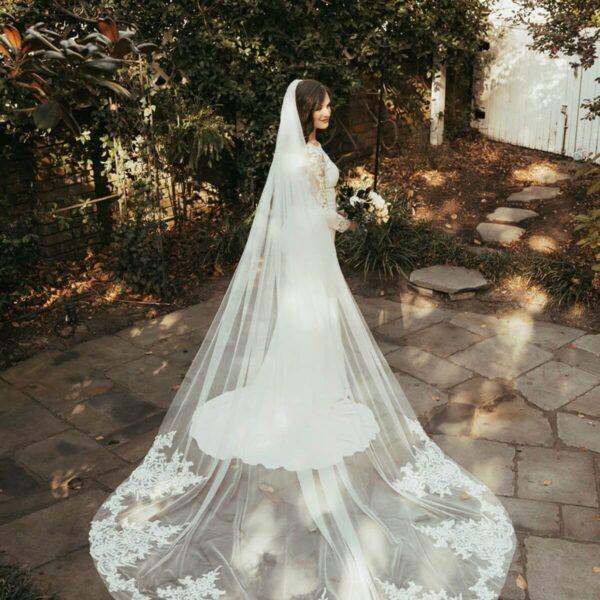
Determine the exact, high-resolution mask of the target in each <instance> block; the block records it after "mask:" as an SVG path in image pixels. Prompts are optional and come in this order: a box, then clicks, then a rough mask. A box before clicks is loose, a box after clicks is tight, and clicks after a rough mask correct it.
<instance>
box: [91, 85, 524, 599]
mask: <svg viewBox="0 0 600 600" xmlns="http://www.w3.org/2000/svg"><path fill="white" fill-rule="evenodd" d="M330 96H331V94H330V93H329V91H328V89H327V88H326V87H325V86H323V85H322V84H320V83H319V82H316V81H313V80H303V81H301V80H295V81H293V82H292V83H291V84H290V85H289V86H288V89H287V91H286V93H285V96H284V100H283V103H282V109H281V119H280V124H279V130H278V135H277V143H276V147H275V153H274V156H273V162H272V164H271V168H270V170H269V175H268V178H267V181H266V184H265V187H264V190H263V193H262V194H261V198H260V201H259V203H258V206H257V209H256V214H255V217H254V221H253V224H252V228H251V231H250V235H249V237H248V241H247V244H246V247H245V249H244V253H243V255H242V258H241V260H240V263H239V264H238V267H237V269H236V271H235V273H234V276H233V278H232V280H231V283H230V284H229V287H228V289H227V292H226V294H225V297H224V298H223V301H222V303H221V305H220V306H219V309H218V311H217V314H216V316H215V317H214V320H213V322H212V324H211V326H210V329H209V331H208V333H207V335H206V337H205V339H204V341H203V342H202V345H201V347H200V349H199V350H198V353H197V355H196V357H195V358H194V361H193V363H192V365H191V366H190V368H189V370H188V373H187V374H186V377H185V379H184V381H183V383H182V385H181V386H180V388H179V390H178V392H177V394H176V395H175V398H174V400H173V403H172V405H171V406H170V408H169V411H168V413H167V415H166V417H165V419H164V421H163V423H162V425H161V427H160V430H159V433H158V435H157V437H156V440H155V442H154V445H153V447H152V448H151V449H150V451H149V452H148V454H147V456H146V458H145V459H144V461H143V462H142V464H141V465H139V466H138V467H137V469H136V470H135V471H134V472H133V473H132V474H131V476H130V477H129V478H128V479H127V480H126V481H125V482H123V483H122V484H121V486H119V488H117V490H115V492H114V493H113V494H112V495H111V496H110V497H109V498H108V499H107V500H106V502H105V503H104V504H103V506H102V507H101V508H100V510H99V511H98V513H97V514H96V515H95V517H94V519H93V522H92V527H91V530H90V547H91V554H92V557H93V558H94V561H95V563H96V566H97V569H98V572H99V573H100V575H101V576H102V577H103V579H104V581H105V583H106V585H107V588H108V590H109V591H110V593H111V595H112V597H113V598H116V599H119V600H154V599H164V600H205V599H206V600H214V599H217V598H226V599H232V600H238V599H239V600H241V599H244V600H326V599H328V600H333V599H336V600H469V599H477V600H495V599H497V598H498V595H499V593H500V590H501V589H502V586H503V582H504V579H505V577H506V573H507V571H508V568H509V565H510V561H511V558H512V554H513V552H514V548H515V535H514V530H513V527H512V524H511V522H510V520H509V518H508V515H507V513H506V511H505V509H504V508H503V507H502V505H501V504H500V502H499V501H498V499H497V498H496V497H495V496H494V495H493V494H492V493H491V492H490V490H489V489H488V488H487V487H486V486H485V485H484V484H483V483H482V482H481V481H479V480H478V479H476V478H475V477H474V476H473V475H471V474H469V473H468V472H466V471H465V470H463V469H462V468H461V467H459V466H458V465H457V464H456V463H454V462H453V461H452V460H450V459H449V458H447V457H446V456H445V455H444V454H443V453H442V451H441V450H440V449H439V448H438V446H436V445H435V444H434V443H433V442H432V441H431V440H430V439H429V437H428V436H427V434H426V433H425V432H424V430H423V428H422V427H421V425H420V424H419V422H418V420H417V419H416V416H415V414H414V412H413V410H412V408H411V407H410V405H409V403H408V401H407V399H406V396H405V395H404V393H403V391H402V389H401V388H400V386H399V383H398V380H397V379H396V377H395V376H394V374H393V372H392V371H391V369H390V367H389V366H388V364H387V362H386V360H385V358H384V357H383V355H382V354H381V352H380V350H379V348H378V347H377V344H376V343H375V341H374V339H373V337H372V335H371V333H370V331H369V329H368V327H367V325H366V323H365V321H364V319H363V317H362V315H361V313H360V311H359V309H358V306H357V304H356V302H355V301H354V298H353V297H352V294H351V292H350V290H349V288H348V286H347V284H346V281H345V280H344V277H343V275H342V273H341V270H340V267H339V263H338V261H337V256H336V252H335V245H334V237H335V232H336V231H340V232H341V231H345V230H347V229H349V228H353V227H354V225H352V224H351V223H350V222H349V221H348V220H347V219H346V218H345V216H344V215H341V214H339V213H337V211H336V200H335V190H334V187H335V184H336V182H337V179H338V175H339V173H338V170H337V168H336V167H335V165H334V164H333V162H332V161H331V160H330V159H329V157H328V156H327V154H326V153H325V152H324V150H323V149H322V147H321V146H320V145H319V143H318V142H317V140H316V135H315V134H316V129H319V128H325V127H326V126H327V125H328V121H329V117H330V110H331V109H330Z"/></svg>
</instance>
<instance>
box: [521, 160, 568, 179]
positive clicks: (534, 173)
mask: <svg viewBox="0 0 600 600" xmlns="http://www.w3.org/2000/svg"><path fill="white" fill-rule="evenodd" d="M512 176H513V177H514V179H516V180H517V181H523V182H533V183H538V184H545V183H554V182H556V181H558V180H560V179H561V178H562V177H563V173H562V171H560V169H558V168H557V167H556V166H555V165H553V164H552V163H550V162H547V161H536V162H533V163H531V164H530V165H529V166H528V167H524V168H521V169H514V170H513V172H512Z"/></svg>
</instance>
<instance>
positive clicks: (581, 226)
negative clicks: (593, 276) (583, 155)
mask: <svg viewBox="0 0 600 600" xmlns="http://www.w3.org/2000/svg"><path fill="white" fill-rule="evenodd" d="M598 183H599V184H600V180H599V182H598ZM599 188H600V185H599ZM573 220H574V221H575V222H576V223H577V225H576V226H575V231H580V232H582V233H583V237H582V238H581V239H580V240H579V241H578V242H577V245H578V246H581V247H582V248H586V249H588V250H589V251H590V253H591V255H592V256H593V257H594V264H593V265H592V270H593V271H595V272H596V273H600V208H596V209H594V210H592V211H590V212H589V213H587V214H584V215H577V216H575V217H574V219H573Z"/></svg>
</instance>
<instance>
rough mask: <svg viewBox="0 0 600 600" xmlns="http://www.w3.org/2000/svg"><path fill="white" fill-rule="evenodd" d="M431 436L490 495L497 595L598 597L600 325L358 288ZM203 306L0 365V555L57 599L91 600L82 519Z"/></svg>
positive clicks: (100, 597) (155, 405) (138, 437)
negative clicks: (500, 510) (502, 542)
mask: <svg viewBox="0 0 600 600" xmlns="http://www.w3.org/2000/svg"><path fill="white" fill-rule="evenodd" d="M356 298H357V301H358V302H359V304H360V306H361V308H362V310H363V313H364V315H365V318H366V319H367V321H368V322H369V325H370V326H371V327H372V329H373V332H374V335H375V336H376V338H377V340H378V342H379V343H380V346H381V348H382V351H383V352H384V353H385V355H386V357H387V359H388V361H389V363H390V365H391V366H392V368H393V369H394V370H395V371H396V372H397V377H398V378H399V380H400V382H401V384H402V386H403V388H404V389H405V391H406V394H407V396H408V398H409V400H410V401H411V402H412V404H413V406H414V407H415V410H416V411H417V413H418V414H419V416H420V418H421V419H422V421H423V422H424V423H425V424H426V428H427V430H428V431H429V432H430V434H431V435H432V436H433V439H434V440H435V441H436V442H437V443H438V444H439V445H440V446H441V447H442V448H443V449H444V450H445V451H446V452H447V453H448V454H449V455H450V456H451V457H453V458H454V459H455V460H457V461H458V462H459V463H460V464H462V465H464V466H465V467H466V468H467V469H469V470H470V471H472V472H473V473H475V474H476V475H478V476H479V477H480V478H481V479H483V480H484V481H485V482H486V483H487V484H488V485H489V486H490V487H491V488H492V490H494V492H496V493H497V494H498V495H499V496H500V497H501V499H502V501H503V502H504V503H505V505H506V507H507V509H508V510H509V512H510V514H511V515H512V518H513V521H514V523H515V525H516V528H517V530H518V536H519V548H518V552H517V554H516V556H515V560H514V564H513V566H512V568H511V572H510V574H509V577H508V580H507V584H506V587H505V590H504V592H503V596H502V597H503V598H504V599H505V600H528V599H529V600H598V598H599V597H600V595H599V590H600V512H599V510H600V509H599V505H598V497H599V491H600V487H599V483H600V477H599V475H600V335H592V334H589V333H586V332H585V331H582V330H579V329H572V328H568V327H562V326H558V325H554V324H550V323H543V322H536V321H533V320H532V319H531V317H530V316H529V315H527V314H526V313H521V312H519V313H514V314H513V315H511V316H509V317H503V318H496V317H492V316H485V315H481V314H476V313H468V312H459V311H451V310H447V309H445V308H439V307H436V306H435V305H434V304H433V303H430V302H429V300H426V299H424V298H418V297H417V298H416V299H415V298H413V299H410V301H409V302H397V301H393V300H390V299H385V298H383V299H372V298H363V297H359V296H357V297H356ZM217 307H218V302H217V301H211V302H209V303H203V304H199V305H196V306H193V307H190V308H187V309H184V310H180V311H177V312H175V313H171V314H169V315H166V316H164V317H161V318H159V319H156V320H154V321H148V322H144V323H143V324H141V325H140V326H138V327H135V326H134V327H131V328H129V329H126V330H124V331H121V332H119V333H118V334H116V335H112V336H107V337H104V338H100V339H96V340H93V341H90V342H86V343H83V344H81V345H79V346H77V347H75V348H74V349H72V350H69V351H65V352H46V353H42V354H39V355H37V356H35V357H34V358H32V359H29V360H27V361H25V362H23V363H20V364H18V365H17V366H15V367H13V368H11V369H9V370H7V371H4V372H3V373H1V374H0V414H1V419H0V489H1V493H0V549H1V550H4V551H5V552H6V553H7V554H8V555H9V556H10V557H11V558H12V559H14V560H15V561H17V562H18V563H20V564H22V565H29V566H30V567H31V568H32V570H33V573H34V575H35V577H36V578H37V579H38V580H39V581H40V582H41V583H42V584H43V585H44V586H45V587H49V588H51V589H52V590H54V591H57V592H58V594H59V597H60V598H61V599H62V600H81V599H82V598H85V599H86V600H105V599H108V598H109V596H108V593H107V592H106V591H105V590H104V589H103V587H102V585H101V584H100V580H99V578H98V577H97V575H96V572H95V570H94V568H93V566H92V563H91V559H90V558H89V555H88V548H87V535H88V527H89V521H90V519H91V517H92V515H93V514H94V512H95V511H96V509H97V508H98V506H99V505H100V504H101V503H102V501H103V500H104V498H106V496H107V494H108V493H109V492H110V491H111V490H113V489H114V488H115V487H116V486H117V485H118V484H119V483H120V482H121V481H122V480H123V479H124V478H125V477H126V476H127V475H128V474H129V473H130V472H131V470H132V469H133V468H134V466H135V465H136V463H137V462H138V461H139V460H140V459H141V458H142V457H143V456H144V455H145V453H146V451H147V450H148V448H149V447H150V445H151V443H152V441H153V438H154V435H155V432H156V430H157V428H158V425H159V423H160V421H161V420H162V417H163V415H164V414H165V409H166V408H167V406H168V405H169V402H170V400H171V398H172V396H173V394H174V391H175V390H176V389H177V386H178V384H179V382H180V381H181V379H182V377H183V375H184V374H185V371H186V369H187V367H188V365H189V364H190V362H191V360H192V358H193V356H194V354H195V351H196V350H197V348H198V346H199V344H200V342H201V340H202V338H203V336H204V335H205V332H206V330H207V329H208V326H209V324H210V321H211V319H212V316H213V314H214V312H215V311H216V309H217Z"/></svg>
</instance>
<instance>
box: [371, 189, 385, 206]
mask: <svg viewBox="0 0 600 600" xmlns="http://www.w3.org/2000/svg"><path fill="white" fill-rule="evenodd" d="M369 200H370V201H371V203H372V204H373V206H374V207H375V208H377V209H379V210H381V209H382V208H384V207H385V200H384V199H383V198H382V197H381V196H380V195H379V194H378V193H377V192H373V191H371V192H369Z"/></svg>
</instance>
